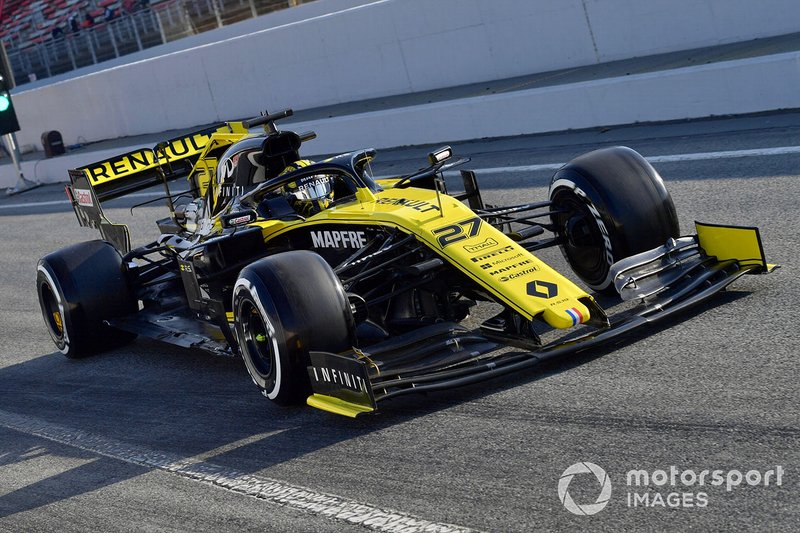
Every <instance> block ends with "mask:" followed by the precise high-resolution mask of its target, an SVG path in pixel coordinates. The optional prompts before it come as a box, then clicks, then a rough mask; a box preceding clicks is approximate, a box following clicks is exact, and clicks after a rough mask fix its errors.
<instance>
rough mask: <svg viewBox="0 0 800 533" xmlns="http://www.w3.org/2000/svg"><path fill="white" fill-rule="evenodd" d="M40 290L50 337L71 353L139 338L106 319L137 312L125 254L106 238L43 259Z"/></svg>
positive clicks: (80, 353)
mask: <svg viewBox="0 0 800 533" xmlns="http://www.w3.org/2000/svg"><path fill="white" fill-rule="evenodd" d="M36 289H37V293H38V296H39V307H41V309H42V316H43V318H44V322H45V325H46V326H47V330H48V332H49V333H50V337H51V338H52V339H53V342H54V343H55V345H56V347H57V348H58V350H59V351H60V352H61V353H63V354H64V355H65V356H67V357H69V358H78V357H84V356H87V355H91V354H94V353H99V352H102V351H105V350H108V349H111V348H114V347H117V346H121V345H123V344H125V343H128V342H130V341H132V340H133V339H134V338H136V335H134V334H132V333H128V332H125V331H119V330H115V329H112V328H110V327H109V326H107V325H105V324H104V323H103V321H104V320H108V319H112V318H118V317H121V316H124V315H127V314H130V313H133V312H135V311H136V300H135V298H134V297H133V295H132V293H131V290H130V288H129V287H128V282H127V280H126V278H125V275H124V272H123V269H122V257H120V255H119V252H118V251H117V250H116V249H115V248H114V247H113V246H111V245H110V244H109V243H107V242H105V241H89V242H82V243H78V244H75V245H73V246H68V247H67V248H63V249H61V250H58V251H56V252H53V253H51V254H48V255H46V256H45V257H43V258H42V259H40V260H39V265H38V267H37V275H36Z"/></svg>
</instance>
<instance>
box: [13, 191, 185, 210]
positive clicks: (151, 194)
mask: <svg viewBox="0 0 800 533" xmlns="http://www.w3.org/2000/svg"><path fill="white" fill-rule="evenodd" d="M182 192H186V191H176V192H173V193H172V195H173V196H178V195H179V194H181V193H182ZM157 196H164V192H163V191H159V192H137V193H133V194H129V195H127V196H125V198H155V197H157ZM48 205H69V200H67V199H66V198H64V199H63V200H48V201H46V202H30V203H27V204H6V205H0V209H19V208H21V207H45V206H48Z"/></svg>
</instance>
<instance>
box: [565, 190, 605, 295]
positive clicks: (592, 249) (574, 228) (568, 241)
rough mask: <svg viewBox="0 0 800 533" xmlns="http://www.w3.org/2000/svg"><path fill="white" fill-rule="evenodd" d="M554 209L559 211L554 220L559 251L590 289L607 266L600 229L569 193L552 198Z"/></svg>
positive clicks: (576, 199)
mask: <svg viewBox="0 0 800 533" xmlns="http://www.w3.org/2000/svg"><path fill="white" fill-rule="evenodd" d="M553 206H554V208H556V209H558V210H559V211H562V213H559V214H558V215H556V216H555V222H556V227H557V228H558V235H559V237H561V238H562V241H563V242H562V244H561V250H562V251H563V253H564V255H565V256H566V258H567V261H568V262H569V264H570V266H571V267H572V269H573V270H574V271H575V273H576V274H578V276H580V277H581V278H582V279H583V280H584V281H586V282H587V283H588V284H590V285H597V284H600V283H602V282H603V281H604V280H605V277H606V274H607V272H608V268H609V264H608V261H607V256H606V248H605V243H604V241H603V235H602V233H601V231H600V228H599V227H598V226H597V222H596V221H595V219H594V216H593V215H592V213H591V212H590V211H589V209H588V207H587V206H586V204H585V203H584V202H583V201H581V199H580V198H578V197H577V196H575V195H574V194H572V193H571V192H570V191H566V192H564V191H560V192H556V193H555V194H554V195H553Z"/></svg>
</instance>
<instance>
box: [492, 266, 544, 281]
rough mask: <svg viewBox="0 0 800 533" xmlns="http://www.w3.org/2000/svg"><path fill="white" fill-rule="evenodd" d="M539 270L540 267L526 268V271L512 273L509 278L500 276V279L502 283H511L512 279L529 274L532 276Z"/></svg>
mask: <svg viewBox="0 0 800 533" xmlns="http://www.w3.org/2000/svg"><path fill="white" fill-rule="evenodd" d="M538 270H539V268H538V267H531V268H526V269H525V270H520V271H519V272H512V273H511V274H509V275H508V276H500V278H499V279H500V281H503V282H506V281H511V280H512V279H517V278H522V277H525V276H527V275H528V274H532V273H534V272H537V271H538Z"/></svg>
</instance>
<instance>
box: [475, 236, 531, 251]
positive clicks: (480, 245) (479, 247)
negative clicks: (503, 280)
mask: <svg viewBox="0 0 800 533" xmlns="http://www.w3.org/2000/svg"><path fill="white" fill-rule="evenodd" d="M497 244H498V243H497V241H496V240H494V239H492V238H491V237H489V238H487V239H486V240H485V241H483V242H479V243H478V244H465V245H464V250H466V251H467V252H469V253H471V254H474V253H477V252H481V251H483V250H486V249H488V248H492V247H493V246H497ZM520 255H521V254H520Z"/></svg>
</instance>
